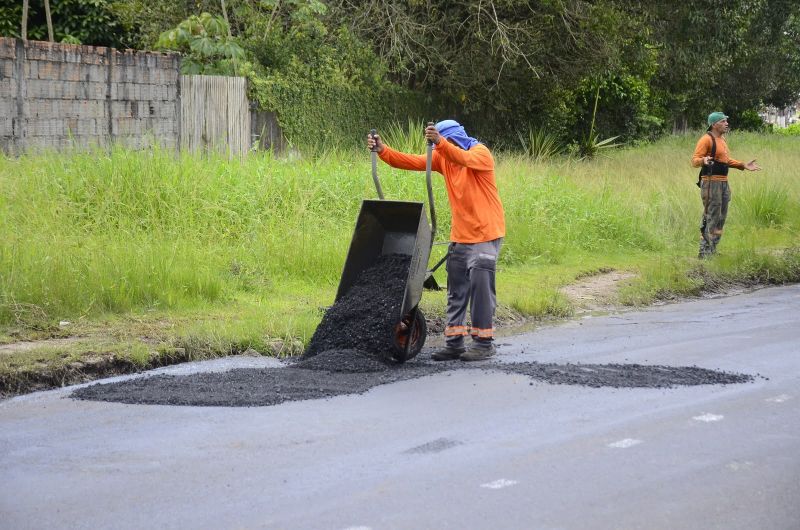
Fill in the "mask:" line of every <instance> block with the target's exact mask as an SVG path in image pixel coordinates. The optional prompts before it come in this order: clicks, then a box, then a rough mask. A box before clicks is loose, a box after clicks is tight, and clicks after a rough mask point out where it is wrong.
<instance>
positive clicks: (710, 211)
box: [692, 112, 761, 258]
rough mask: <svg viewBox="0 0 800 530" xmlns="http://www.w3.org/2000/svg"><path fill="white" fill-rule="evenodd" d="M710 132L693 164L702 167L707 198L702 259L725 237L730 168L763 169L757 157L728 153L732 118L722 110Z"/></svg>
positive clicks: (704, 197) (712, 118) (700, 142)
mask: <svg viewBox="0 0 800 530" xmlns="http://www.w3.org/2000/svg"><path fill="white" fill-rule="evenodd" d="M707 123H708V131H707V132H706V134H704V135H703V136H702V137H701V138H700V140H698V141H697V145H696V146H695V148H694V154H693V155H692V166H693V167H702V170H701V171H700V181H699V182H698V186H700V198H701V199H702V200H703V219H702V221H701V223H700V253H699V257H700V258H705V257H708V256H710V255H712V254H714V253H715V252H716V251H717V244H718V243H719V241H720V239H722V229H723V227H724V226H725V219H726V218H727V216H728V203H729V202H730V200H731V190H730V187H729V186H728V168H729V167H733V168H736V169H739V170H745V169H746V170H748V171H760V170H761V168H760V167H759V166H758V164H756V161H755V160H751V161H750V162H747V163H744V162H740V161H738V160H734V159H733V158H731V157H730V154H729V153H728V144H727V142H726V141H725V138H724V135H725V133H727V132H728V129H729V126H728V117H727V116H726V115H725V114H723V113H722V112H712V113H711V114H709V115H708V120H707Z"/></svg>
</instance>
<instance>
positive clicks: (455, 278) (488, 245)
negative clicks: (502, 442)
mask: <svg viewBox="0 0 800 530" xmlns="http://www.w3.org/2000/svg"><path fill="white" fill-rule="evenodd" d="M425 138H427V139H428V140H429V141H430V142H433V144H434V151H433V159H432V161H431V169H432V170H434V171H436V172H438V173H441V174H442V175H443V176H444V182H445V186H446V188H447V197H448V199H449V201H450V213H451V230H450V247H449V249H448V256H447V326H446V327H445V330H444V334H445V343H446V345H445V347H444V348H442V349H440V350H438V351H436V352H434V353H433V356H432V357H433V359H434V360H436V361H451V360H457V359H460V360H462V361H479V360H483V359H488V358H489V357H491V356H492V355H494V354H495V346H494V324H493V320H494V313H495V308H496V306H497V296H496V293H495V270H496V267H497V258H498V255H499V254H500V247H501V245H502V242H503V237H505V234H506V225H505V214H504V212H503V204H502V203H501V202H500V195H499V194H498V192H497V183H496V181H495V175H494V158H493V157H492V153H491V152H490V151H489V148H487V147H486V146H485V145H484V144H482V143H480V142H479V141H478V140H476V139H475V138H472V137H470V136H468V135H467V133H466V131H465V130H464V127H462V126H461V125H460V124H459V123H458V122H456V121H455V120H444V121H440V122H439V123H437V124H436V125H432V126H428V127H427V128H426V129H425ZM367 147H368V148H369V149H373V148H374V149H375V150H376V151H377V152H378V155H379V156H380V158H381V160H383V161H384V162H386V163H387V164H389V165H390V166H392V167H395V168H398V169H408V170H414V171H424V170H425V164H426V158H425V156H424V155H413V154H407V153H401V152H399V151H395V150H394V149H392V148H391V147H389V146H388V145H386V144H384V143H383V142H382V141H381V138H380V136H378V135H375V136H374V137H373V136H371V135H370V136H368V137H367ZM467 307H469V310H470V320H471V326H470V327H467V321H466V317H467ZM468 335H469V336H471V337H472V341H471V343H470V345H469V348H467V345H466V343H465V339H466V337H467V336H468Z"/></svg>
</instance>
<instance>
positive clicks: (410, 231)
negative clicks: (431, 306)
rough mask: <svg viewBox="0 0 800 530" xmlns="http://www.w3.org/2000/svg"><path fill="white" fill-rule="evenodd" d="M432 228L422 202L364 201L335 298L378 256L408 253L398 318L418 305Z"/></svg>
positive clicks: (344, 292)
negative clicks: (409, 261) (408, 263)
mask: <svg viewBox="0 0 800 530" xmlns="http://www.w3.org/2000/svg"><path fill="white" fill-rule="evenodd" d="M431 239H432V234H431V227H430V225H429V224H428V219H427V217H426V216H425V205H424V203H421V202H404V201H388V200H365V201H362V203H361V211H360V212H359V214H358V219H357V220H356V227H355V230H354V231H353V239H352V240H351V242H350V250H349V251H348V253H347V260H346V261H345V263H344V270H343V271H342V277H341V280H340V281H339V290H338V291H337V292H336V301H338V300H339V299H340V298H341V297H342V296H344V295H345V294H346V293H347V291H348V290H349V289H350V287H352V286H353V284H354V283H355V282H356V281H357V280H358V278H359V276H360V275H361V273H362V272H363V271H364V270H366V269H367V268H369V267H371V266H372V265H373V264H374V263H375V261H376V260H377V259H378V257H380V256H382V255H387V254H405V255H408V256H411V263H410V265H409V269H408V275H407V277H405V278H398V281H402V282H405V291H404V294H403V301H402V304H401V305H400V314H399V315H397V318H398V321H399V320H400V319H402V318H403V317H404V316H406V315H408V314H409V312H410V311H411V310H412V309H415V308H416V307H417V304H419V302H420V300H421V299H422V289H423V283H424V282H425V278H426V274H427V267H428V259H429V257H430V252H431V242H432V241H431Z"/></svg>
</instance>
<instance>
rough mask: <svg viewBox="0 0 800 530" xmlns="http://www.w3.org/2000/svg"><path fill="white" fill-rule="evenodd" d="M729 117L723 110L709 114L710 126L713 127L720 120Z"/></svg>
mask: <svg viewBox="0 0 800 530" xmlns="http://www.w3.org/2000/svg"><path fill="white" fill-rule="evenodd" d="M727 119H728V117H727V116H725V114H723V113H722V112H712V113H711V114H709V115H708V126H709V127H711V126H712V125H714V124H715V123H717V122H718V121H720V120H727Z"/></svg>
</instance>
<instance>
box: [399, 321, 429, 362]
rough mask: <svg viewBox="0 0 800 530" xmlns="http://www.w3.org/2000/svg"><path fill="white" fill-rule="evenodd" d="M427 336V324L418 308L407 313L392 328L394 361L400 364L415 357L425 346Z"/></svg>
mask: <svg viewBox="0 0 800 530" xmlns="http://www.w3.org/2000/svg"><path fill="white" fill-rule="evenodd" d="M427 334H428V324H427V322H425V315H423V314H422V311H420V309H419V308H414V309H412V310H411V311H409V313H408V314H406V316H404V317H403V318H402V319H401V320H400V322H398V323H397V325H395V327H394V335H393V337H392V338H393V343H394V349H395V351H394V360H395V361H397V362H401V363H402V362H405V361H407V360H409V359H413V358H414V357H416V356H417V354H418V353H419V352H420V351H422V347H423V346H424V345H425V338H426V336H427ZM409 340H410V341H411V343H410V344H409Z"/></svg>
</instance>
